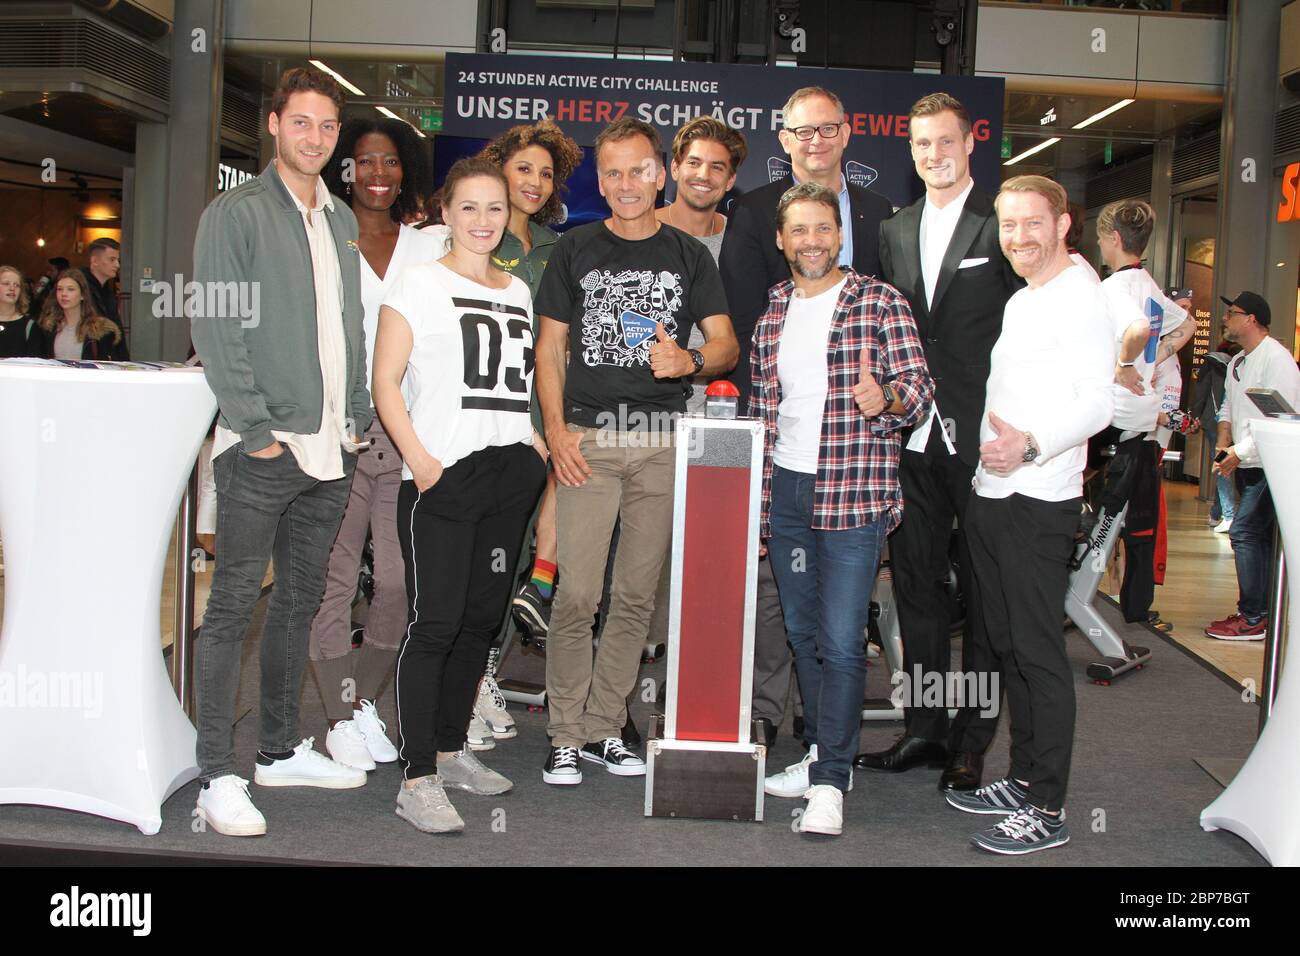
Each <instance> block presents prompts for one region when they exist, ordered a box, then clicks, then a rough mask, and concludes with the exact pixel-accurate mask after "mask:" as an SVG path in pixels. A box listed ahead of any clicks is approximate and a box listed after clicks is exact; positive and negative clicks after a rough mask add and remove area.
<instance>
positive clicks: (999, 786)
mask: <svg viewBox="0 0 1300 956" xmlns="http://www.w3.org/2000/svg"><path fill="white" fill-rule="evenodd" d="M945 796H946V798H947V800H948V805H949V806H953V807H956V808H957V809H958V810H964V811H965V812H966V813H1015V812H1016V811H1017V810H1019V809H1020V808H1021V807H1022V806H1024V804H1025V798H1026V797H1027V796H1028V794H1027V793H1025V788H1024V787H1022V786H1020V784H1018V783H1016V782H1015V781H1014V780H1012V779H1010V778H1009V777H1003V778H1002V779H1001V780H995V781H993V783H990V784H989V785H988V786H987V787H980V788H979V789H978V790H949V791H948V792H947V794H945Z"/></svg>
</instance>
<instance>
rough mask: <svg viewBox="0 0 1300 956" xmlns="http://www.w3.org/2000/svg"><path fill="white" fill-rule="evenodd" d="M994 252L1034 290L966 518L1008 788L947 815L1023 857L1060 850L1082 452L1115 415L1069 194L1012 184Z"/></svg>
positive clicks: (1103, 330) (1005, 370)
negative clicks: (1003, 736)
mask: <svg viewBox="0 0 1300 956" xmlns="http://www.w3.org/2000/svg"><path fill="white" fill-rule="evenodd" d="M997 214H998V230H999V235H1000V238H1001V243H1002V252H1003V254H1004V255H1005V256H1006V257H1007V259H1008V260H1009V261H1010V263H1011V266H1012V268H1014V269H1015V271H1016V273H1017V274H1018V275H1020V276H1021V277H1022V278H1023V279H1025V281H1026V282H1027V283H1028V286H1027V287H1026V288H1024V289H1021V290H1020V291H1019V292H1017V293H1016V294H1015V295H1013V296H1012V297H1011V299H1010V301H1009V302H1008V303H1007V307H1006V312H1005V315H1004V317H1003V323H1002V334H1001V336H1000V337H999V338H998V342H997V344H996V345H995V346H994V347H993V353H992V356H991V358H990V371H989V381H988V389H987V393H986V398H985V404H984V418H983V422H982V425H981V434H980V439H981V445H980V464H979V467H978V468H977V469H976V471H975V482H974V487H973V491H972V494H971V499H970V503H969V505H967V511H966V516H967V534H968V535H969V537H970V552H971V563H972V568H971V570H972V571H973V573H974V576H975V583H976V588H977V589H978V592H979V602H978V604H979V607H980V612H981V613H982V614H983V615H984V624H985V627H986V628H987V631H988V635H989V641H990V643H991V644H992V646H993V650H994V652H995V653H996V654H997V656H998V657H999V659H1000V663H1001V671H1002V675H1003V680H1004V681H1005V683H1006V690H1007V706H1008V708H1009V710H1010V712H1011V768H1010V771H1009V772H1008V774H1007V776H1006V777H1004V778H1003V779H1001V780H998V781H996V782H995V783H992V784H989V785H988V786H986V787H981V788H980V789H978V790H975V791H970V792H961V791H952V792H950V793H949V794H948V796H947V800H948V803H949V804H951V805H952V806H954V807H956V808H957V809H959V810H964V811H966V812H968V813H982V814H1003V815H1005V817H1006V818H1005V819H1004V820H1003V821H1002V822H1000V823H998V824H997V825H996V826H994V827H992V828H991V829H989V830H984V831H982V832H980V833H977V834H975V835H974V836H973V837H971V841H972V842H973V843H974V844H975V845H976V846H978V847H980V848H981V849H985V850H989V851H991V852H994V853H1004V854H1022V853H1032V852H1034V851H1036V850H1043V849H1047V848H1048V847H1052V846H1060V845H1062V844H1064V843H1066V842H1067V841H1068V840H1069V839H1070V837H1069V833H1068V832H1067V830H1066V827H1065V812H1064V809H1063V805H1064V800H1065V788H1066V782H1067V780H1068V778H1069V773H1070V752H1071V748H1072V746H1073V743H1074V710H1075V707H1074V677H1073V674H1072V673H1071V671H1070V664H1069V661H1068V660H1067V658H1066V656H1065V637H1064V633H1063V628H1062V625H1061V621H1062V613H1063V609H1064V607H1065V592H1066V587H1067V584H1068V579H1069V570H1068V567H1067V562H1068V560H1069V558H1070V556H1071V553H1072V552H1073V550H1074V534H1075V530H1076V529H1077V528H1078V525H1079V512H1080V506H1081V503H1082V497H1083V469H1084V465H1085V463H1086V459H1087V444H1088V439H1089V438H1090V437H1092V436H1093V435H1094V434H1096V433H1097V432H1099V431H1101V430H1102V429H1103V428H1105V427H1106V426H1107V425H1109V424H1110V420H1111V415H1112V413H1113V411H1114V396H1113V393H1112V391H1111V385H1112V384H1113V382H1114V377H1115V336H1114V333H1113V331H1112V329H1111V324H1110V316H1109V312H1108V309H1107V305H1106V298H1105V294H1104V293H1103V292H1102V290H1101V287H1100V286H1099V285H1098V284H1097V283H1096V282H1095V281H1094V280H1093V279H1092V277H1091V276H1089V275H1088V274H1087V273H1086V272H1085V271H1084V270H1083V269H1082V268H1081V267H1080V266H1078V265H1076V264H1074V263H1073V262H1071V260H1070V257H1069V253H1068V250H1067V247H1066V244H1065V234H1066V232H1067V231H1068V230H1069V228H1070V215H1069V213H1068V212H1067V203H1066V194H1065V190H1064V189H1063V188H1062V187H1061V185H1060V184H1059V183H1056V182H1054V181H1052V180H1050V179H1047V178H1045V177H1042V176H1017V177H1015V178H1013V179H1009V180H1007V181H1006V182H1005V183H1003V184H1002V190H1001V192H999V193H998V198H997Z"/></svg>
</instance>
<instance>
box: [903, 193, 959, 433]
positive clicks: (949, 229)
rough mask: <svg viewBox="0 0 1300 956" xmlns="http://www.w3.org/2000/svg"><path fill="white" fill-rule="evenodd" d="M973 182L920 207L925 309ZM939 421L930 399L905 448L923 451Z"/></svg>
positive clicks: (927, 199)
mask: <svg viewBox="0 0 1300 956" xmlns="http://www.w3.org/2000/svg"><path fill="white" fill-rule="evenodd" d="M974 185H975V180H973V179H972V180H971V181H970V182H968V183H967V184H966V188H965V189H963V190H962V191H961V194H960V195H959V196H958V197H957V198H956V199H954V200H952V201H951V202H950V203H948V205H946V206H944V207H943V208H942V209H940V208H939V207H938V206H936V205H935V204H934V203H932V202H931V201H930V194H929V193H928V192H927V193H926V195H925V208H924V209H922V210H921V231H920V241H921V278H922V280H923V281H924V282H925V306H926V308H927V309H928V308H929V307H930V306H931V305H932V304H933V303H934V290H935V288H936V287H937V286H938V285H939V272H940V271H941V270H942V269H943V257H944V256H945V255H947V254H948V246H949V245H951V244H952V234H953V233H954V232H956V231H957V221H958V220H959V219H961V212H962V210H963V209H965V208H966V198H967V197H968V196H970V191H971V189H972V188H973V187H974ZM940 421H942V418H941V417H940V415H939V403H938V402H931V403H930V414H929V416H927V418H926V419H925V421H923V422H921V424H919V425H917V426H916V428H914V429H912V434H911V435H909V436H908V438H907V449H908V451H920V452H923V451H925V446H926V444H927V443H928V442H929V441H930V429H931V428H933V427H934V424H935V422H940ZM942 434H943V444H944V447H945V448H947V449H948V454H950V455H955V454H957V449H956V448H955V447H953V444H952V438H951V436H949V434H948V429H946V428H945V429H943V432H942Z"/></svg>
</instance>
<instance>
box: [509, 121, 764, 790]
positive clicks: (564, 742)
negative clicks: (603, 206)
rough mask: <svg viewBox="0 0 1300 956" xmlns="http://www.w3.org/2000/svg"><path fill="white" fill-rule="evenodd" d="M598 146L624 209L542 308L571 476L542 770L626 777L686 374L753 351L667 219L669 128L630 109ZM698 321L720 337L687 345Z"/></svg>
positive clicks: (578, 251)
mask: <svg viewBox="0 0 1300 956" xmlns="http://www.w3.org/2000/svg"><path fill="white" fill-rule="evenodd" d="M595 149H596V168H597V172H598V175H599V186H600V192H601V195H602V196H604V197H605V201H606V202H607V203H608V204H609V207H610V210H611V212H612V213H613V215H611V216H610V218H608V219H606V220H604V221H603V222H595V223H591V224H589V225H586V226H580V227H578V228H577V229H573V230H570V231H569V232H567V233H565V235H564V236H563V237H562V238H561V239H560V241H559V243H558V244H557V245H556V247H555V251H554V252H553V253H552V254H551V259H550V263H549V264H548V265H547V268H546V273H545V274H544V275H543V277H542V285H541V288H540V289H539V290H538V293H537V301H536V303H535V306H534V311H535V312H536V313H537V315H538V316H539V325H540V334H539V337H538V344H537V397H538V399H539V400H540V401H541V404H542V416H543V420H544V421H545V424H546V436H547V440H548V441H549V442H550V448H551V463H552V465H553V467H554V468H555V475H556V479H557V480H558V482H559V487H558V489H557V490H558V496H557V517H556V528H557V532H558V536H559V574H558V581H559V584H558V587H557V590H556V594H555V604H554V606H553V608H552V611H551V629H550V635H549V637H548V641H547V648H546V694H547V699H548V704H549V707H550V726H549V731H550V734H551V737H552V748H551V752H550V755H549V757H548V758H547V761H546V767H545V769H544V770H543V771H542V779H543V780H545V781H546V782H547V783H553V784H577V783H581V782H582V769H581V766H580V764H579V758H580V757H581V758H583V759H587V760H592V761H595V762H597V763H601V764H604V766H605V768H606V769H607V770H608V771H609V772H610V773H614V774H618V775H620V776H641V775H643V774H644V773H645V762H644V761H643V760H642V759H641V758H640V757H639V756H637V755H636V754H634V753H632V752H631V751H629V750H628V749H627V748H626V747H624V745H623V741H622V738H621V736H620V735H621V731H622V727H623V725H624V723H625V722H626V718H627V703H626V702H627V696H628V694H629V693H630V692H631V690H632V687H633V685H634V684H635V682H636V674H637V667H638V664H639V662H640V658H641V650H642V648H643V646H644V644H645V638H646V634H647V633H648V630H649V625H650V614H651V611H652V609H653V606H654V597H655V588H656V585H657V584H658V582H659V573H660V570H661V568H662V564H663V561H664V560H665V558H666V557H667V552H668V544H669V538H670V536H671V526H672V510H673V477H674V465H675V452H674V450H673V446H672V440H673V430H674V428H675V427H676V426H675V421H674V419H675V416H677V415H680V414H682V412H684V411H685V408H686V402H685V389H684V381H685V380H686V379H688V378H689V377H691V376H700V375H703V376H717V375H721V374H722V373H724V372H726V371H728V370H730V369H731V367H732V366H733V365H735V362H736V357H737V355H738V353H739V346H738V344H737V342H736V337H735V335H734V333H733V332H732V330H731V320H730V319H729V318H728V316H727V302H726V296H725V294H724V293H723V289H722V280H721V278H720V276H719V275H718V269H717V266H715V265H714V264H713V259H712V257H711V256H710V255H709V252H708V250H707V249H705V248H704V246H702V245H701V244H700V243H699V242H697V241H696V240H695V239H693V238H691V237H690V236H689V235H687V234H686V233H684V232H681V231H680V230H678V229H674V228H673V227H672V226H669V225H662V224H660V223H659V222H658V220H657V219H656V218H655V197H656V195H657V194H658V192H659V190H660V189H662V188H663V185H664V175H665V170H664V166H663V163H662V161H661V153H662V147H661V145H660V141H659V134H658V133H657V132H656V131H655V129H654V127H652V126H649V125H648V124H646V123H643V122H641V121H640V120H635V119H631V118H628V119H623V120H620V121H618V122H617V123H614V124H613V125H611V126H609V127H608V128H607V129H605V130H604V131H603V132H602V133H601V134H600V135H599V136H598V137H597V138H596V145H595ZM697 324H698V325H699V326H700V329H701V330H702V331H703V332H704V336H705V343H704V345H702V346H701V347H700V348H698V349H688V348H687V347H686V346H687V341H688V339H689V337H690V333H691V327H692V326H693V325H697ZM615 521H621V525H622V531H621V532H620V537H619V545H618V554H617V555H616V556H615V559H614V577H613V587H612V590H611V597H610V606H609V613H608V614H607V615H606V619H605V625H604V629H603V630H602V632H601V642H600V649H599V653H598V654H597V655H596V659H595V662H594V664H593V661H592V653H591V639H592V634H591V622H592V618H593V616H594V615H595V613H596V608H597V605H598V604H599V603H600V597H601V590H602V586H603V583H604V578H605V562H606V558H607V556H608V553H609V544H610V538H611V536H612V534H613V530H614V523H615Z"/></svg>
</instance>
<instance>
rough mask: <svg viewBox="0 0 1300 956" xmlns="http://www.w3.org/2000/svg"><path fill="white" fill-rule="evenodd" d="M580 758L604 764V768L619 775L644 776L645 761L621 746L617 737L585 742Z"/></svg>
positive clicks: (621, 743)
mask: <svg viewBox="0 0 1300 956" xmlns="http://www.w3.org/2000/svg"><path fill="white" fill-rule="evenodd" d="M582 759H583V760H592V761H595V762H596V763H601V764H604V765H605V769H606V770H608V771H609V772H610V773H612V774H617V775H618V776H620V777H644V776H645V761H644V760H642V759H641V758H640V757H638V756H637V755H636V754H634V753H633V752H632V751H630V750H628V749H627V747H625V746H623V741H622V740H620V739H619V738H618V737H606V738H605V739H604V740H602V741H600V742H599V743H590V744H587V745H586V746H585V747H583V748H582Z"/></svg>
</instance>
